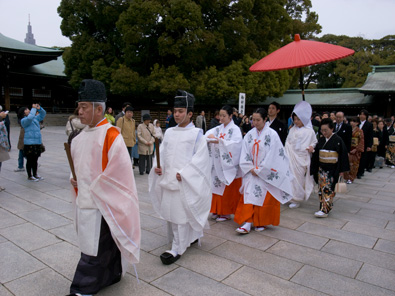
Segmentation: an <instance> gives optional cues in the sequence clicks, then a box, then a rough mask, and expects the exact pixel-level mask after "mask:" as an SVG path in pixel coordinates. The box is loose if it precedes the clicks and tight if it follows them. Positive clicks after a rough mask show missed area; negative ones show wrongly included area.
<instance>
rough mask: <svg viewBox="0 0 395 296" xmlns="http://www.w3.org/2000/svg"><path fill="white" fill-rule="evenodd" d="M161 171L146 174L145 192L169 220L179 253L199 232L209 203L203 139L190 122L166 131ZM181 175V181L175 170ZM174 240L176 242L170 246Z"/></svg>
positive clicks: (209, 205)
mask: <svg viewBox="0 0 395 296" xmlns="http://www.w3.org/2000/svg"><path fill="white" fill-rule="evenodd" d="M159 151H160V165H161V168H162V175H161V176H158V175H157V174H156V173H155V168H156V162H155V165H154V167H153V169H152V170H151V172H150V174H149V179H148V180H149V193H150V196H151V199H152V205H153V207H154V209H155V211H156V212H157V213H158V214H159V215H160V216H161V218H162V219H164V220H166V221H168V222H170V223H171V224H172V225H169V228H171V229H172V232H173V233H172V234H174V236H175V240H173V249H172V250H174V248H175V249H176V250H174V251H175V252H176V253H178V254H180V255H182V254H183V253H184V252H185V250H186V248H187V247H188V246H189V245H190V243H191V242H193V241H194V240H196V239H197V238H200V237H202V236H203V228H204V227H205V226H206V224H207V218H208V215H209V212H210V207H211V196H212V193H211V186H210V180H211V173H210V169H211V167H210V165H209V163H210V160H209V155H208V149H207V144H206V139H205V138H204V137H203V135H202V130H201V129H198V128H195V126H194V125H193V124H189V125H188V126H187V127H185V128H182V127H178V126H177V127H174V128H170V129H168V130H167V131H166V133H165V136H164V138H163V143H162V145H160V149H159ZM177 173H179V174H180V175H181V181H178V180H177V179H176V174H177ZM174 244H177V246H174Z"/></svg>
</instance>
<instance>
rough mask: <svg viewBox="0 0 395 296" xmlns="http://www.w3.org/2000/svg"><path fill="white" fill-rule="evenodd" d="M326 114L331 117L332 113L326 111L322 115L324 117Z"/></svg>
mask: <svg viewBox="0 0 395 296" xmlns="http://www.w3.org/2000/svg"><path fill="white" fill-rule="evenodd" d="M324 114H326V115H328V116H329V115H330V113H329V112H328V111H324V112H322V115H324Z"/></svg>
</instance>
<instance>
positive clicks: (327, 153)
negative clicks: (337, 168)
mask: <svg viewBox="0 0 395 296" xmlns="http://www.w3.org/2000/svg"><path fill="white" fill-rule="evenodd" d="M319 158H320V162H321V163H337V161H338V159H339V154H338V153H337V152H336V151H331V150H324V149H322V150H320V153H319Z"/></svg>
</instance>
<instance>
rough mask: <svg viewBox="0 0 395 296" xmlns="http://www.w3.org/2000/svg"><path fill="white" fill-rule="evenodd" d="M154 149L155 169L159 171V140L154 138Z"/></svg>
mask: <svg viewBox="0 0 395 296" xmlns="http://www.w3.org/2000/svg"><path fill="white" fill-rule="evenodd" d="M155 147H156V151H155V152H156V167H157V168H158V169H160V158H159V139H158V138H155Z"/></svg>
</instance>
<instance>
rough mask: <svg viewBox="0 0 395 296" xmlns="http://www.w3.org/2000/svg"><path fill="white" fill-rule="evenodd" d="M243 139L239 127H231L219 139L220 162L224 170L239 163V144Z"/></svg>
mask: <svg viewBox="0 0 395 296" xmlns="http://www.w3.org/2000/svg"><path fill="white" fill-rule="evenodd" d="M242 141H243V137H242V135H241V132H240V129H239V128H237V129H234V128H231V129H229V131H228V135H227V136H226V137H225V139H221V138H220V139H219V143H218V148H219V151H220V157H221V163H222V167H223V169H224V170H226V169H227V168H228V167H229V168H233V167H235V166H237V165H238V164H239V160H240V152H241V149H240V144H241V142H242Z"/></svg>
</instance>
